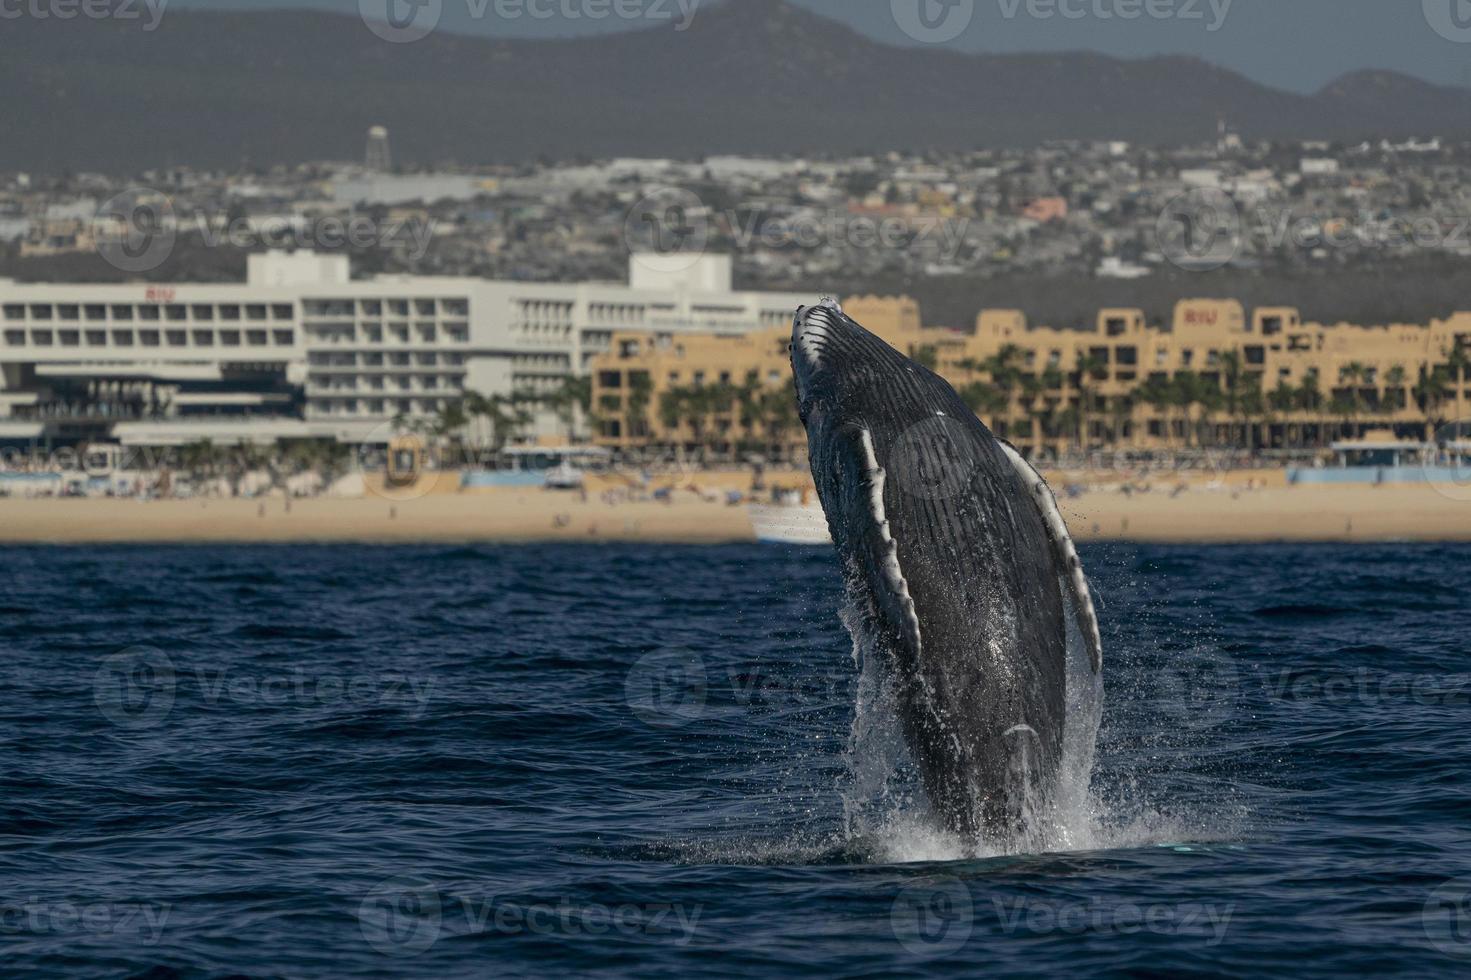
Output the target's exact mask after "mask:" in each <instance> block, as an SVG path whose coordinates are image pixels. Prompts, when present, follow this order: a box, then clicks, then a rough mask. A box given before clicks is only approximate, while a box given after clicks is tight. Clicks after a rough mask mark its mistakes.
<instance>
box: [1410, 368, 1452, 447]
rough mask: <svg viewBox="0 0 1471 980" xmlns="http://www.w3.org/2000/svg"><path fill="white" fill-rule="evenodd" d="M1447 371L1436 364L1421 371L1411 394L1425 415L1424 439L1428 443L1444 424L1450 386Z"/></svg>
mask: <svg viewBox="0 0 1471 980" xmlns="http://www.w3.org/2000/svg"><path fill="white" fill-rule="evenodd" d="M1448 374H1449V371H1448V370H1447V369H1446V367H1445V366H1443V365H1439V364H1437V365H1436V366H1435V367H1434V368H1432V369H1430V370H1429V371H1422V372H1421V376H1420V380H1419V381H1418V382H1416V383H1415V387H1414V389H1413V390H1412V394H1413V395H1414V396H1415V401H1416V403H1418V404H1419V406H1420V411H1421V412H1422V413H1423V414H1424V415H1425V439H1426V440H1427V441H1429V440H1430V439H1433V438H1434V437H1435V433H1436V432H1437V431H1439V429H1440V427H1441V425H1443V424H1444V423H1445V417H1444V414H1443V408H1444V406H1445V400H1446V396H1447V395H1449V394H1450V386H1449V385H1448V384H1447V382H1446V377H1447V375H1448Z"/></svg>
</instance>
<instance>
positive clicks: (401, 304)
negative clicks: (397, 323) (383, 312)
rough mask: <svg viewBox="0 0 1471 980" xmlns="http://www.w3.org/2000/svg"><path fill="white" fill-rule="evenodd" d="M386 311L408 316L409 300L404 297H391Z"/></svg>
mask: <svg viewBox="0 0 1471 980" xmlns="http://www.w3.org/2000/svg"><path fill="white" fill-rule="evenodd" d="M388 312H389V313H390V314H392V315H393V316H408V315H409V301H408V300H406V299H391V300H389V301H388Z"/></svg>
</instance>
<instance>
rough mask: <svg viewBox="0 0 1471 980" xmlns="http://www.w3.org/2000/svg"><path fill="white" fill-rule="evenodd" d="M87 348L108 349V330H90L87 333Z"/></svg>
mask: <svg viewBox="0 0 1471 980" xmlns="http://www.w3.org/2000/svg"><path fill="white" fill-rule="evenodd" d="M87 346H88V347H106V346H107V331H106V330H88V331H87Z"/></svg>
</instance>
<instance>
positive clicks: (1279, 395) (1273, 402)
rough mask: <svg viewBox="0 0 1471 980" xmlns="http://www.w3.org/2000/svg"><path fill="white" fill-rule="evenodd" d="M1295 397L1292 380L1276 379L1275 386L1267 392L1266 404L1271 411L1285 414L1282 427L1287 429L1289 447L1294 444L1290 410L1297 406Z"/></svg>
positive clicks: (1295, 391)
mask: <svg viewBox="0 0 1471 980" xmlns="http://www.w3.org/2000/svg"><path fill="white" fill-rule="evenodd" d="M1297 399H1298V392H1297V389H1296V388H1294V387H1293V386H1292V382H1290V381H1278V382H1277V387H1276V388H1273V389H1272V390H1271V391H1269V392H1268V393H1267V405H1268V406H1270V407H1271V409H1272V411H1273V412H1275V413H1277V414H1279V415H1284V416H1287V417H1286V418H1285V419H1284V420H1283V421H1284V427H1285V428H1286V430H1287V431H1286V440H1287V446H1288V448H1289V449H1290V448H1293V445H1294V440H1293V438H1292V428H1293V423H1292V411H1293V409H1295V408H1297V404H1298V402H1297Z"/></svg>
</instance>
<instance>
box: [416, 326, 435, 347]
mask: <svg viewBox="0 0 1471 980" xmlns="http://www.w3.org/2000/svg"><path fill="white" fill-rule="evenodd" d="M418 329H419V339H420V340H421V341H423V342H424V343H426V344H432V343H434V338H435V333H434V324H432V323H421V324H419V327H418Z"/></svg>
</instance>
